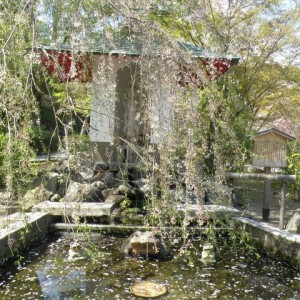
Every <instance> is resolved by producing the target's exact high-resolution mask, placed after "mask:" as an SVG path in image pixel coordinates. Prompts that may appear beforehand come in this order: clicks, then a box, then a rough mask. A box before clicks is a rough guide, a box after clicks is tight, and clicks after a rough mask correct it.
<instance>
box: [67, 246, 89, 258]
mask: <svg viewBox="0 0 300 300" xmlns="http://www.w3.org/2000/svg"><path fill="white" fill-rule="evenodd" d="M85 258H86V257H85V255H84V250H83V248H82V247H81V245H80V244H79V243H77V242H74V243H72V244H70V249H69V252H68V260H70V261H75V260H82V259H85Z"/></svg>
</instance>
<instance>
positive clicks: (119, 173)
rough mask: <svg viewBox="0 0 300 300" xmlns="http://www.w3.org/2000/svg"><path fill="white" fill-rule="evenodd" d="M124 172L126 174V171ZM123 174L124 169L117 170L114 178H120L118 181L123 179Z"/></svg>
mask: <svg viewBox="0 0 300 300" xmlns="http://www.w3.org/2000/svg"><path fill="white" fill-rule="evenodd" d="M126 174H127V172H126ZM124 175H125V174H124V171H121V170H120V171H119V172H118V173H117V174H116V176H115V178H116V179H118V180H120V181H123V180H124V179H125V176H124Z"/></svg>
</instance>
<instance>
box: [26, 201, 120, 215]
mask: <svg viewBox="0 0 300 300" xmlns="http://www.w3.org/2000/svg"><path fill="white" fill-rule="evenodd" d="M113 209H114V204H113V203H95V202H50V201H44V202H42V203H40V204H38V205H36V206H34V207H33V208H32V211H34V212H44V213H48V214H49V215H52V216H74V215H76V216H80V217H102V216H110V215H111V213H112V210H113Z"/></svg>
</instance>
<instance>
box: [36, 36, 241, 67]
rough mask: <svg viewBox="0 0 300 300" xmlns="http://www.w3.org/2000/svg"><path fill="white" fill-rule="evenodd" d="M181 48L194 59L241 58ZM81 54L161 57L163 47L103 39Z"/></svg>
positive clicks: (68, 48)
mask: <svg viewBox="0 0 300 300" xmlns="http://www.w3.org/2000/svg"><path fill="white" fill-rule="evenodd" d="M177 44H178V46H179V48H181V49H183V50H186V51H187V52H188V53H190V55H191V56H192V57H196V58H203V59H211V58H217V59H226V60H230V61H231V64H238V62H239V57H232V56H222V55H216V54H213V53H211V54H207V53H206V52H205V53H204V50H203V48H201V47H198V46H195V45H192V44H188V43H183V42H177ZM39 48H43V49H45V50H59V51H74V50H77V49H73V48H72V47H71V46H68V45H58V46H43V47H39ZM81 52H91V53H94V54H120V55H131V56H141V55H154V56H155V55H160V54H161V52H162V46H161V44H159V43H152V44H149V43H148V44H147V43H142V42H141V41H136V40H130V39H119V40H114V41H113V42H112V41H108V40H107V39H105V40H104V39H102V40H101V42H97V43H95V42H94V43H93V45H91V46H88V47H87V48H86V49H83V50H81Z"/></svg>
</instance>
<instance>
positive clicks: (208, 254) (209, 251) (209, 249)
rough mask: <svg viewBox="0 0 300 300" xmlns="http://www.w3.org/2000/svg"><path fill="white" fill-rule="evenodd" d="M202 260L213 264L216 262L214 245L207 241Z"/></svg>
mask: <svg viewBox="0 0 300 300" xmlns="http://www.w3.org/2000/svg"><path fill="white" fill-rule="evenodd" d="M201 261H202V262H203V263H204V264H205V265H206V264H212V263H215V262H216V258H215V251H214V246H213V245H212V244H210V243H207V244H205V245H204V246H203V250H202V254H201Z"/></svg>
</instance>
